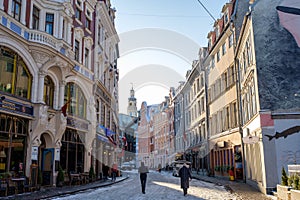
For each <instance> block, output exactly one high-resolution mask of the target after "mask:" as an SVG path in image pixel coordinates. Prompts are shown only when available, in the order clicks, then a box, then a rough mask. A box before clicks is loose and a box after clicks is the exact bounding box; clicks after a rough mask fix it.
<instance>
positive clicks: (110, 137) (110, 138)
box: [107, 135, 117, 146]
mask: <svg viewBox="0 0 300 200" xmlns="http://www.w3.org/2000/svg"><path fill="white" fill-rule="evenodd" d="M107 138H108V140H109V141H110V142H111V143H112V144H113V145H114V146H116V145H117V143H116V142H115V140H114V138H113V137H112V135H111V136H107Z"/></svg>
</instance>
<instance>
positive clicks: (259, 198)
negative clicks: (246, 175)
mask: <svg viewBox="0 0 300 200" xmlns="http://www.w3.org/2000/svg"><path fill="white" fill-rule="evenodd" d="M192 176H193V178H194V179H198V180H202V181H206V182H210V183H214V184H217V185H223V186H225V187H226V188H227V190H229V191H231V192H233V193H234V194H235V196H237V199H236V200H254V199H255V200H276V198H275V197H274V196H271V195H264V194H263V193H261V192H260V191H258V190H257V189H255V188H254V187H252V186H250V185H248V184H245V183H243V182H239V181H229V180H225V179H222V178H216V177H208V176H206V175H201V174H197V173H196V172H193V173H192ZM127 178H128V177H127V175H126V174H124V175H123V176H122V177H117V180H116V182H115V183H118V182H121V181H124V180H126V179H127ZM112 184H114V182H111V180H106V181H96V182H93V183H89V184H86V185H76V186H64V187H56V188H54V187H49V188H47V187H45V188H42V189H41V190H40V191H35V192H30V193H23V194H19V195H13V196H8V197H1V199H5V200H11V199H14V200H19V199H20V200H21V199H22V200H38V199H49V198H53V197H57V196H61V195H67V194H75V193H78V192H82V191H85V190H88V189H94V188H99V187H105V186H109V185H112Z"/></svg>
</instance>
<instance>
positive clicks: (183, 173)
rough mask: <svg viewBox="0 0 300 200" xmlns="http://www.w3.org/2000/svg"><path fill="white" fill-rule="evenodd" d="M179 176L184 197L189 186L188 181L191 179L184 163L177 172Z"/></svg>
mask: <svg viewBox="0 0 300 200" xmlns="http://www.w3.org/2000/svg"><path fill="white" fill-rule="evenodd" d="M179 176H180V183H181V188H182V189H183V195H184V196H185V195H186V194H187V189H188V188H189V186H190V184H189V181H190V179H192V175H191V171H190V169H189V168H188V166H187V165H186V164H185V163H184V164H183V166H182V167H181V168H180V170H179Z"/></svg>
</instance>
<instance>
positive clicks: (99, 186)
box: [40, 176, 129, 199]
mask: <svg viewBox="0 0 300 200" xmlns="http://www.w3.org/2000/svg"><path fill="white" fill-rule="evenodd" d="M128 178H129V177H128V176H127V177H125V178H123V179H121V180H118V181H115V182H111V183H104V184H100V185H95V186H92V187H86V188H77V189H75V190H73V191H67V192H62V193H59V194H54V195H49V196H47V197H42V198H40V199H49V198H53V197H59V196H65V195H70V194H75V193H79V192H83V191H86V190H91V189H97V188H101V187H106V186H110V185H113V184H115V183H120V182H122V181H124V180H126V179H128Z"/></svg>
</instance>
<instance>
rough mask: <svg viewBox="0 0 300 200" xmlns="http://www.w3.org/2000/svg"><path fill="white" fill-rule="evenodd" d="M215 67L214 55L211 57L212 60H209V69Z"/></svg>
mask: <svg viewBox="0 0 300 200" xmlns="http://www.w3.org/2000/svg"><path fill="white" fill-rule="evenodd" d="M214 67H215V55H212V58H211V68H214Z"/></svg>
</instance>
